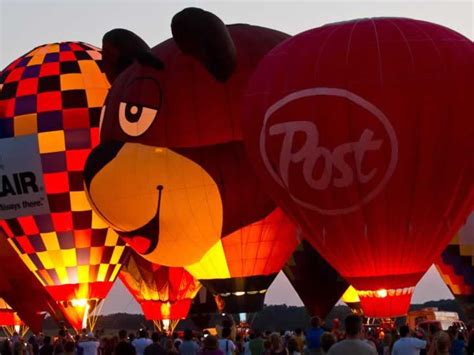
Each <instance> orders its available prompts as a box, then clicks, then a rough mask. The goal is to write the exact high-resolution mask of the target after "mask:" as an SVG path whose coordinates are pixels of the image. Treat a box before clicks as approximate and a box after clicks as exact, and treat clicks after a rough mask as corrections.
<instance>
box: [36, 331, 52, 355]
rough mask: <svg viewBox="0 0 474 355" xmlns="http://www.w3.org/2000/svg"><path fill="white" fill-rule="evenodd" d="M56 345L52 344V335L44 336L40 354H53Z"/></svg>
mask: <svg viewBox="0 0 474 355" xmlns="http://www.w3.org/2000/svg"><path fill="white" fill-rule="evenodd" d="M53 353H54V347H53V345H52V344H51V337H50V336H48V335H46V336H45V337H44V338H43V346H42V347H41V348H40V351H39V355H53Z"/></svg>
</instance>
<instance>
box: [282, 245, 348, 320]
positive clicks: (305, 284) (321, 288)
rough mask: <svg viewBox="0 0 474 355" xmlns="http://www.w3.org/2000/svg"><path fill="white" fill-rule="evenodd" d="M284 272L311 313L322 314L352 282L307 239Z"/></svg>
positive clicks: (294, 253) (291, 258)
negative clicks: (349, 282) (348, 281)
mask: <svg viewBox="0 0 474 355" xmlns="http://www.w3.org/2000/svg"><path fill="white" fill-rule="evenodd" d="M283 272H284V273H285V275H286V277H287V278H288V280H289V281H290V283H291V285H292V286H293V287H294V289H295V290H296V293H297V294H298V296H300V298H301V300H302V301H303V303H304V305H305V307H306V309H307V310H308V312H309V313H310V315H313V316H319V317H322V318H325V317H326V316H327V314H328V313H329V312H330V311H331V309H332V308H333V307H334V305H335V304H336V302H337V301H338V300H339V299H340V298H341V295H342V294H343V293H344V291H345V290H346V289H347V287H348V286H349V284H348V283H347V281H346V280H344V279H343V278H342V277H341V276H340V275H339V274H338V273H337V271H336V270H334V269H333V268H332V267H331V265H329V264H328V263H327V262H326V260H324V259H323V257H322V256H321V255H319V253H318V252H317V251H316V250H315V249H314V248H313V247H312V246H311V245H310V244H309V243H308V242H307V241H303V242H302V243H301V244H300V245H299V246H298V248H297V249H296V250H295V251H294V252H293V255H292V256H291V257H290V259H289V260H288V262H287V263H286V265H285V267H284V268H283Z"/></svg>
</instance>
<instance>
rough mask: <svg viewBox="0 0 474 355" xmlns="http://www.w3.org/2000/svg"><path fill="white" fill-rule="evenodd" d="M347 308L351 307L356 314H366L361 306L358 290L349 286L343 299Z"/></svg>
mask: <svg viewBox="0 0 474 355" xmlns="http://www.w3.org/2000/svg"><path fill="white" fill-rule="evenodd" d="M341 300H342V302H344V303H345V304H346V305H347V307H349V308H350V309H351V311H352V313H354V314H358V315H360V316H361V315H363V314H364V312H363V310H362V308H361V306H360V298H359V295H358V294H357V290H356V289H355V288H354V287H353V286H349V287H348V288H347V290H346V291H345V292H344V294H343V295H342V297H341Z"/></svg>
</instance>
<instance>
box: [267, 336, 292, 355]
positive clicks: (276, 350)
mask: <svg viewBox="0 0 474 355" xmlns="http://www.w3.org/2000/svg"><path fill="white" fill-rule="evenodd" d="M270 344H271V347H270V354H271V355H288V351H287V349H286V348H285V347H284V346H283V343H282V341H281V337H280V334H278V333H273V334H272V335H271V336H270Z"/></svg>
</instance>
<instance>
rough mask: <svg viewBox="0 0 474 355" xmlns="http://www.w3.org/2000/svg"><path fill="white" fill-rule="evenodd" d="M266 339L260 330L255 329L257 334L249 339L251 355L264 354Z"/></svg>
mask: <svg viewBox="0 0 474 355" xmlns="http://www.w3.org/2000/svg"><path fill="white" fill-rule="evenodd" d="M264 342H265V341H264V340H263V338H262V333H261V332H260V331H259V330H255V336H254V337H253V339H252V338H251V339H250V341H249V350H250V353H251V355H263V351H264V346H263V343H264Z"/></svg>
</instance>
